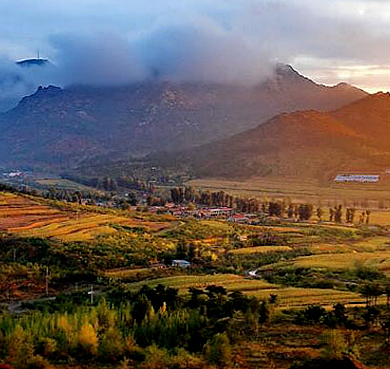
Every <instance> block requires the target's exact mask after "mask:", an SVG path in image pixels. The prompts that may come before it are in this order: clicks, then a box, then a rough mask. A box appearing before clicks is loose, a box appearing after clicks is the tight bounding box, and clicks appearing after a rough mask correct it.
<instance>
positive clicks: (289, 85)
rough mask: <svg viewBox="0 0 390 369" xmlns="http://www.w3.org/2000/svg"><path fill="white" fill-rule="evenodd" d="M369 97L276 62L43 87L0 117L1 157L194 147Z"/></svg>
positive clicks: (38, 159)
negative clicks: (240, 72) (249, 70)
mask: <svg viewBox="0 0 390 369" xmlns="http://www.w3.org/2000/svg"><path fill="white" fill-rule="evenodd" d="M364 96H366V93H365V92H364V91H362V90H359V89H357V88H354V87H351V86H348V85H345V84H340V85H337V86H334V87H326V86H322V85H318V84H316V83H314V82H313V81H311V80H310V79H308V78H305V77H303V76H301V75H300V74H299V73H298V72H296V71H295V70H294V69H293V68H292V67H291V66H287V65H279V66H278V67H277V68H276V69H275V71H274V74H273V76H272V77H270V78H268V79H267V80H266V81H264V82H262V83H260V84H258V85H256V86H247V85H242V84H217V83H189V82H187V83H184V82H181V83H179V82H177V83H173V82H159V81H148V82H138V83H133V84H130V85H126V86H116V87H93V86H90V87H87V86H73V87H69V88H65V89H62V88H59V87H54V86H49V87H47V88H39V89H38V90H37V91H36V93H34V94H33V95H31V96H28V97H25V98H24V99H23V100H22V101H21V102H20V103H19V104H18V106H17V107H16V108H15V109H13V110H11V111H9V112H7V113H4V114H2V115H1V116H0V133H1V136H0V154H1V155H0V157H1V162H2V163H12V164H30V165H43V166H44V165H46V166H55V167H57V168H70V167H76V166H78V165H79V164H80V163H83V162H85V161H88V160H93V159H94V158H106V159H107V160H112V159H126V158H131V157H140V156H144V155H147V154H149V153H151V152H155V151H162V150H164V151H173V150H180V149H186V148H190V147H194V146H197V145H201V144H205V143H208V142H212V141H215V140H220V139H224V138H226V137H229V136H230V135H232V134H236V133H239V132H243V131H245V130H247V129H251V128H253V127H256V126H257V125H259V124H260V123H262V122H263V121H265V120H267V119H269V118H270V117H272V116H274V115H275V114H278V113H280V112H290V111H295V110H301V109H318V110H323V111H327V110H330V109H334V108H337V107H340V106H342V105H345V104H347V103H349V102H351V101H355V100H358V99H360V98H362V97H364Z"/></svg>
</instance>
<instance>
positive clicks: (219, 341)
mask: <svg viewBox="0 0 390 369" xmlns="http://www.w3.org/2000/svg"><path fill="white" fill-rule="evenodd" d="M205 351H206V352H205V353H206V357H207V360H208V361H209V362H210V363H212V364H216V365H217V366H218V367H219V368H223V367H226V366H228V365H229V364H230V362H231V358H232V354H231V348H230V342H229V338H228V336H227V335H226V333H217V334H216V335H214V336H213V337H212V338H211V339H210V340H209V341H208V342H207V344H206V350H205Z"/></svg>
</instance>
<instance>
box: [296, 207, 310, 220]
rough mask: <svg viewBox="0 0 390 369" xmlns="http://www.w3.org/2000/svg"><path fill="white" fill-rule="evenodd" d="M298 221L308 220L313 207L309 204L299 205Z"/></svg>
mask: <svg viewBox="0 0 390 369" xmlns="http://www.w3.org/2000/svg"><path fill="white" fill-rule="evenodd" d="M298 214H299V220H301V221H305V220H310V218H311V216H312V215H313V205H311V204H301V205H299V207H298Z"/></svg>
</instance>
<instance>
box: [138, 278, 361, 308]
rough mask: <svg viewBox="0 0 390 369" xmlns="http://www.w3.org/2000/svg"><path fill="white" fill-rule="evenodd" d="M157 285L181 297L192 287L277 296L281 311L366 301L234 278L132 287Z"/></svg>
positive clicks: (167, 280)
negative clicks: (309, 306) (173, 289)
mask: <svg viewBox="0 0 390 369" xmlns="http://www.w3.org/2000/svg"><path fill="white" fill-rule="evenodd" d="M158 284H163V285H165V286H169V287H173V288H177V289H179V293H180V294H185V293H187V292H188V289H189V288H190V287H195V288H206V287H207V286H210V285H218V286H223V287H225V288H226V289H227V290H228V292H232V291H241V292H243V293H245V294H248V295H251V296H256V297H258V298H261V299H267V298H269V296H270V294H276V295H277V296H278V307H280V308H295V307H300V306H305V305H309V304H317V303H318V304H321V305H324V306H329V305H333V304H336V303H338V302H340V303H345V304H363V303H364V301H365V300H364V298H363V297H362V296H360V295H359V294H358V293H354V292H349V291H338V290H333V289H319V288H295V287H282V286H277V285H273V284H271V283H268V282H265V281H263V280H260V279H249V278H245V277H243V276H238V275H234V274H216V275H202V276H178V277H166V278H159V279H155V280H151V281H142V282H136V283H132V284H131V287H132V288H134V290H137V289H139V288H141V287H142V286H144V285H148V286H150V287H156V286H157V285H158Z"/></svg>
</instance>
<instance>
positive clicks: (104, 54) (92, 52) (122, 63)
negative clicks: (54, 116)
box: [51, 34, 147, 86]
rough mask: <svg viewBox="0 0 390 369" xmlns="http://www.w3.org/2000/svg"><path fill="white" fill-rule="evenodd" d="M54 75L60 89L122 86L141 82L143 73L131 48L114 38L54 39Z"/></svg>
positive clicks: (64, 37)
mask: <svg viewBox="0 0 390 369" xmlns="http://www.w3.org/2000/svg"><path fill="white" fill-rule="evenodd" d="M51 41H52V44H53V45H54V47H55V48H56V49H57V51H58V54H57V68H56V70H57V75H56V76H55V78H56V79H57V81H60V84H62V85H71V84H84V85H103V86H104V85H123V84H128V83H132V82H135V81H139V80H143V79H145V78H146V76H147V70H146V69H145V66H144V65H143V64H142V62H141V60H140V57H139V55H138V54H137V53H136V52H135V51H134V50H133V48H132V45H131V44H130V43H129V42H127V41H126V40H125V39H124V38H123V37H121V36H119V35H115V34H104V35H103V34H100V35H95V36H91V37H86V36H81V37H80V35H77V36H75V35H73V36H70V35H56V36H52V38H51Z"/></svg>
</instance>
